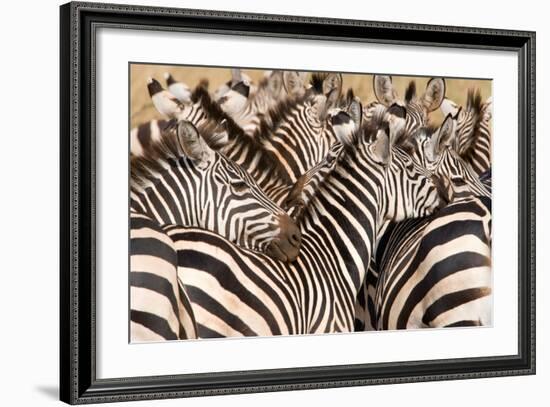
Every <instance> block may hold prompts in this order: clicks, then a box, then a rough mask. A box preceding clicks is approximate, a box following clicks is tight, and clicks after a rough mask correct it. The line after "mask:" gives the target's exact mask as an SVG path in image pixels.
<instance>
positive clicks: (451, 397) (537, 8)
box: [0, 0, 550, 406]
mask: <svg viewBox="0 0 550 407" xmlns="http://www.w3.org/2000/svg"><path fill="white" fill-rule="evenodd" d="M133 3H135V4H153V2H152V1H151V0H146V1H138V0H135V1H133ZM59 4H60V3H59V0H48V1H40V2H38V1H32V2H31V1H25V2H10V3H6V4H4V5H3V13H2V15H3V17H4V18H3V21H2V24H1V25H0V32H1V36H0V38H1V49H2V52H1V54H0V55H1V63H0V72H1V75H0V84H1V85H0V112H1V116H0V117H1V118H2V124H1V129H2V133H1V135H0V137H1V141H0V148H1V153H0V154H1V155H0V174H2V175H1V176H0V180H1V183H2V186H3V190H2V192H1V194H0V197H1V199H0V216H1V217H2V221H1V222H0V230H1V234H0V239H1V241H2V248H1V249H0V253H2V255H1V256H0V262H1V266H0V275H1V276H2V278H1V280H0V281H1V283H0V287H1V291H0V309H1V310H2V312H1V314H0V315H1V320H0V324H1V325H0V326H1V334H0V338H1V339H0V366H1V368H0V369H1V370H0V372H1V374H2V378H1V380H2V381H1V383H2V386H1V387H2V391H1V392H0V400H1V402H0V403H1V404H2V405H33V406H36V405H53V404H55V403H59V402H58V401H57V398H58V390H57V388H58V372H59V368H58V266H59V257H58V251H59V244H58V229H59V228H58V222H59V215H58V212H59V209H58V207H59V198H58V195H59V193H58V192H59V185H58V183H59V180H58V178H59V177H58V169H59V153H58V150H59V147H58V137H59V136H58V135H59V118H58V117H59V108H58V104H59V101H58V88H59V79H58V77H59V71H58V69H59V62H58V60H59V48H58V43H59V39H58V37H59V17H58V15H59V11H58V6H59ZM156 5H164V6H174V7H189V8H209V9H218V10H232V11H252V12H259V13H277V14H297V15H315V16H322V17H341V18H355V19H365V20H386V21H388V20H390V21H400V22H415V23H428V24H449V25H465V26H480V27H494V28H509V29H520V30H536V31H537V43H538V44H537V51H538V55H537V72H538V80H537V85H538V86H537V111H538V116H539V120H538V125H537V133H538V134H539V137H538V142H537V158H538V163H539V165H538V196H537V207H538V208H539V211H538V233H537V238H538V245H537V247H538V259H537V268H538V273H537V286H538V288H539V289H538V293H539V295H538V300H537V309H538V318H537V324H538V329H537V342H538V344H539V346H538V357H537V364H538V366H537V370H538V374H537V375H536V376H529V377H515V378H498V379H483V380H465V381H455V382H437V383H435V382H432V383H421V384H405V385H392V386H377V387H356V388H341V389H331V390H316V391H301V392H283V393H267V394H259V395H258V394H257V395H240V396H225V397H223V398H221V397H210V398H201V399H188V400H185V404H186V405H188V406H214V405H218V404H220V403H224V404H225V405H242V406H253V405H254V406H255V405H258V404H260V405H310V404H313V403H315V404H319V405H334V404H340V405H341V404H343V403H346V402H348V403H353V402H355V401H364V402H365V405H366V404H367V403H368V404H370V405H388V403H389V404H390V405H394V404H397V403H400V402H410V401H413V403H412V404H413V405H420V404H422V405H424V406H432V405H433V406H436V405H441V404H442V403H444V404H445V405H446V406H455V405H456V406H462V405H464V404H465V403H472V402H474V405H481V404H482V403H491V404H492V405H502V404H503V405H508V404H516V403H517V404H520V403H522V404H523V402H524V401H535V400H536V397H537V396H544V395H546V394H548V388H547V386H548V382H549V380H550V372H549V370H550V360H549V350H548V346H546V345H547V343H548V340H549V326H548V311H547V310H548V309H550V299H549V298H550V296H548V295H546V296H545V295H543V292H544V291H543V290H544V287H547V286H548V285H549V284H550V279H549V278H548V275H547V274H546V268H547V267H548V263H549V261H550V259H549V258H548V254H547V251H546V250H545V249H546V248H547V247H548V245H549V244H550V240H549V239H550V238H549V237H548V233H547V232H546V229H547V228H548V227H550V223H549V216H548V215H547V214H546V213H545V211H544V209H545V208H546V207H547V206H548V204H549V202H548V198H549V191H548V187H547V185H548V184H547V183H546V180H545V177H546V174H548V172H549V171H550V160H544V156H543V154H546V153H548V152H549V149H550V146H549V141H548V138H547V137H544V136H543V135H545V134H548V133H549V132H550V125H549V124H548V122H545V113H546V112H548V109H549V106H548V99H547V98H544V95H545V94H547V93H549V92H550V81H549V79H548V76H545V75H544V73H545V72H550V71H549V68H550V67H549V60H548V59H549V49H550V28H549V27H548V24H547V17H548V14H547V12H546V10H545V9H546V8H545V6H544V2H535V1H534V0H525V1H522V2H520V3H516V4H514V5H513V6H506V5H504V4H502V3H500V2H492V3H488V2H480V1H470V0H462V1H459V2H452V3H442V2H441V1H439V2H438V1H429V2H428V1H415V2H410V1H406V0H393V1H391V2H386V3H384V2H382V3H381V2H357V1H353V0H340V1H338V2H336V3H335V2H322V1H319V0H317V1H316V2H306V1H301V2H298V1H293V0H277V1H269V2H268V1H265V2H263V3H261V2H255V3H251V2H247V1H246V0H232V1H231V2H228V1H226V0H225V1H222V0H188V1H177V0H171V1H169V0H163V1H160V2H157V3H156ZM375 5H376V6H375ZM510 142H514V143H515V140H510ZM545 390H546V391H545ZM181 403H182V401H181V400H180V401H177V400H171V401H170V400H168V401H157V402H150V403H149V405H159V406H169V405H181ZM377 403H380V404H377ZM131 404H134V405H141V404H142V405H145V404H144V403H141V404H136V403H126V404H124V405H127V406H129V405H131ZM536 404H539V403H536Z"/></svg>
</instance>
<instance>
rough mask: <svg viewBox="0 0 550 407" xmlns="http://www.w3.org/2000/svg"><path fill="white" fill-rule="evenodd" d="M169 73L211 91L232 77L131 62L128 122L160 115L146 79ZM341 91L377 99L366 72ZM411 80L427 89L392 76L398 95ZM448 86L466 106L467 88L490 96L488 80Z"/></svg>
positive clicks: (422, 81)
mask: <svg viewBox="0 0 550 407" xmlns="http://www.w3.org/2000/svg"><path fill="white" fill-rule="evenodd" d="M165 72H170V73H171V74H172V76H173V77H174V78H175V79H176V80H177V81H181V82H184V83H186V84H187V85H188V86H189V87H190V88H191V89H193V88H194V87H195V86H196V85H197V84H198V82H199V81H200V80H201V79H208V81H209V83H210V87H209V89H210V91H214V90H215V89H217V88H218V87H219V86H220V85H222V84H223V83H225V82H227V81H228V80H229V79H231V73H230V68H208V67H186V66H174V65H150V64H132V65H131V66H130V109H131V110H130V112H131V113H130V114H131V118H130V122H131V126H132V127H135V126H137V125H139V124H140V123H143V122H146V121H149V120H151V119H159V118H160V114H159V113H158V112H157V111H156V110H155V108H154V107H153V104H152V103H151V99H150V97H149V94H148V92H147V78H148V77H153V78H155V79H157V80H158V81H159V82H160V83H161V84H162V85H163V86H164V87H166V83H165V81H164V73H165ZM242 72H244V73H246V74H247V75H249V76H250V77H251V78H252V80H253V81H255V82H256V83H258V82H259V81H260V79H261V78H262V76H263V73H264V70H263V69H243V70H242ZM342 76H343V79H344V85H343V90H344V92H345V91H346V90H347V89H348V88H350V87H351V88H353V90H354V92H355V94H356V95H357V96H359V97H360V98H361V100H362V101H363V103H369V102H372V101H374V100H375V99H376V98H375V96H374V92H373V89H372V75H368V74H361V75H359V74H343V75H342ZM411 80H415V81H416V89H417V93H418V94H419V95H421V94H422V93H423V92H424V89H425V88H426V83H427V82H428V80H430V77H410V76H396V75H393V84H394V86H395V88H396V89H397V92H398V94H399V97H400V98H403V97H404V95H405V89H406V87H407V85H408V84H409V82H410V81H411ZM445 83H446V85H447V90H446V96H447V97H448V98H449V99H451V100H453V101H454V102H456V103H458V104H460V105H465V104H466V95H467V91H468V89H469V88H479V89H480V91H481V97H482V100H485V99H487V98H488V97H489V96H491V92H492V87H491V81H490V80H470V79H448V78H445ZM430 120H431V121H432V123H433V124H436V125H437V124H438V123H440V122H441V121H442V120H443V117H442V114H441V111H440V110H439V109H438V110H437V111H435V112H433V113H432V114H431V115H430Z"/></svg>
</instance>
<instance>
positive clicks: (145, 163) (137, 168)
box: [130, 127, 201, 190]
mask: <svg viewBox="0 0 550 407" xmlns="http://www.w3.org/2000/svg"><path fill="white" fill-rule="evenodd" d="M200 131H201V130H199V132H200ZM177 137H178V136H177V131H176V129H175V128H174V127H171V128H169V129H167V130H165V131H163V132H162V134H161V137H160V139H159V140H158V141H157V142H155V143H154V144H151V146H150V147H149V148H147V149H146V150H145V151H144V154H143V155H142V156H131V157H130V189H131V190H133V189H139V188H140V187H141V188H142V187H145V186H147V184H148V183H149V182H151V181H152V180H153V179H154V178H155V175H156V174H159V173H161V172H162V171H164V170H165V169H166V168H167V167H168V165H169V164H168V163H167V161H168V160H170V159H171V160H177V159H179V157H180V155H181V148H180V147H179V142H178V139H177Z"/></svg>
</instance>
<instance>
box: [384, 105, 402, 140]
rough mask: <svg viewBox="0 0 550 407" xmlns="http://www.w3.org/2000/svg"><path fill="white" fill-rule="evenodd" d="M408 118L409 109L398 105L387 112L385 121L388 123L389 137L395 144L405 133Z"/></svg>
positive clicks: (392, 106)
mask: <svg viewBox="0 0 550 407" xmlns="http://www.w3.org/2000/svg"><path fill="white" fill-rule="evenodd" d="M406 117H407V109H405V108H404V107H403V106H401V105H398V104H397V103H394V104H392V105H391V106H390V107H389V108H388V110H387V111H386V116H385V120H386V121H387V122H388V129H389V133H388V135H389V137H390V140H392V142H395V141H396V140H397V138H398V136H399V135H401V134H402V133H403V129H404V128H405V124H406Z"/></svg>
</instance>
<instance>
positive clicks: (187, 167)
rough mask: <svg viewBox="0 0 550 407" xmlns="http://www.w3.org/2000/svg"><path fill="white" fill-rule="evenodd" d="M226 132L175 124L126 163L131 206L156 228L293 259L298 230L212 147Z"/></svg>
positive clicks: (209, 124) (207, 126)
mask: <svg viewBox="0 0 550 407" xmlns="http://www.w3.org/2000/svg"><path fill="white" fill-rule="evenodd" d="M205 138H208V139H209V140H210V143H211V144H216V143H217V144H223V143H225V142H226V140H227V132H226V131H225V129H224V128H223V127H222V126H221V125H220V124H218V123H212V122H207V123H204V124H203V125H202V126H201V127H199V129H197V128H196V127H195V126H194V125H193V124H192V123H191V122H188V121H179V122H178V124H177V128H176V131H168V132H165V133H163V135H162V137H161V139H160V141H159V142H157V143H155V144H154V145H153V146H152V147H153V148H151V149H149V150H148V151H147V154H146V155H144V156H141V157H134V158H132V160H131V165H130V168H131V183H130V187H131V189H130V191H131V194H130V195H131V196H130V198H131V199H130V207H131V208H132V209H134V210H136V211H138V212H140V213H144V214H146V215H147V216H149V217H151V218H152V219H154V220H156V221H157V222H158V223H159V224H161V225H164V224H177V225H187V226H198V227H203V228H206V229H209V230H213V231H216V232H218V233H221V234H223V235H224V236H225V237H227V238H228V239H229V240H231V241H233V242H235V243H239V244H240V245H242V246H244V247H249V248H252V249H255V250H259V251H263V252H265V253H267V254H268V255H270V256H273V257H274V258H277V259H279V260H282V261H292V260H294V259H295V258H296V256H297V255H298V251H299V247H300V230H299V228H298V227H297V226H296V225H295V223H294V222H293V221H292V220H291V219H290V218H289V216H288V215H287V214H286V213H285V212H284V211H283V210H282V209H281V208H280V207H278V206H277V205H275V203H273V201H271V200H270V199H269V198H268V197H267V196H266V195H265V193H264V192H263V191H262V190H261V189H260V188H259V187H258V185H257V184H256V183H255V181H254V180H253V178H252V177H251V176H250V175H249V174H248V173H247V172H246V171H245V170H243V169H242V168H241V167H240V166H238V165H237V164H235V163H234V162H233V161H231V160H229V159H228V158H227V157H225V156H224V155H223V154H221V153H219V152H217V151H216V150H214V149H213V148H211V147H210V146H209V145H208V144H207V143H206V141H205Z"/></svg>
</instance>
